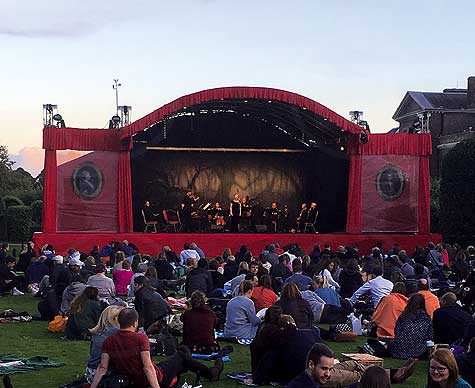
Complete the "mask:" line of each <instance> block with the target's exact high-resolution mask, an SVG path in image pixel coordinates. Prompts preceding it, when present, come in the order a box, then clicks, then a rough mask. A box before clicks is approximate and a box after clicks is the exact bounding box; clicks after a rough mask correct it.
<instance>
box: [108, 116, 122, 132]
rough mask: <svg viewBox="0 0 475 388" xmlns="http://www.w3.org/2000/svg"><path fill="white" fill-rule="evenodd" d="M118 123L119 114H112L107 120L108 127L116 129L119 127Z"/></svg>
mask: <svg viewBox="0 0 475 388" xmlns="http://www.w3.org/2000/svg"><path fill="white" fill-rule="evenodd" d="M119 124H120V116H119V115H114V116H112V117H111V119H110V120H109V129H117V128H119Z"/></svg>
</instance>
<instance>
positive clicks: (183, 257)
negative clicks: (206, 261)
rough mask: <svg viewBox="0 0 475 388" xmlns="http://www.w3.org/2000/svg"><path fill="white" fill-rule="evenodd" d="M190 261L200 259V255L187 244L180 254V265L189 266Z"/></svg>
mask: <svg viewBox="0 0 475 388" xmlns="http://www.w3.org/2000/svg"><path fill="white" fill-rule="evenodd" d="M188 259H196V261H198V260H199V259H200V255H199V253H198V252H196V251H195V250H194V249H191V247H190V244H189V243H185V245H184V246H183V250H182V251H181V252H180V264H181V265H187V262H188Z"/></svg>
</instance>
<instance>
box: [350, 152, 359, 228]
mask: <svg viewBox="0 0 475 388" xmlns="http://www.w3.org/2000/svg"><path fill="white" fill-rule="evenodd" d="M361 173H362V159H361V156H359V155H351V159H350V177H349V183H348V211H347V216H346V231H347V232H348V233H360V232H361V185H362V182H361V179H362V177H361Z"/></svg>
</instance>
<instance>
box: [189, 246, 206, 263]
mask: <svg viewBox="0 0 475 388" xmlns="http://www.w3.org/2000/svg"><path fill="white" fill-rule="evenodd" d="M190 249H194V250H195V251H196V252H198V255H199V256H200V259H206V256H205V253H204V252H203V249H201V248H200V247H199V246H198V245H196V243H194V242H193V243H191V244H190Z"/></svg>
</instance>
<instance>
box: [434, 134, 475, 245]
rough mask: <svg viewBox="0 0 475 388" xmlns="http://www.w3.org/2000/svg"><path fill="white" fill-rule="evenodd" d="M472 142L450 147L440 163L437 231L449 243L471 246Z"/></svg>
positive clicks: (474, 207)
mask: <svg viewBox="0 0 475 388" xmlns="http://www.w3.org/2000/svg"><path fill="white" fill-rule="evenodd" d="M473 166H475V139H471V140H465V141H463V142H461V143H459V144H457V145H456V146H455V147H454V148H452V149H451V150H450V151H449V153H448V154H447V156H446V157H445V159H444V161H443V164H442V178H441V182H440V229H441V232H442V234H443V236H444V239H445V240H447V241H448V242H459V243H460V244H463V245H468V244H472V243H473V242H474V234H475V217H474V214H475V168H474V167H473Z"/></svg>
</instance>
